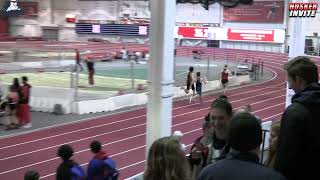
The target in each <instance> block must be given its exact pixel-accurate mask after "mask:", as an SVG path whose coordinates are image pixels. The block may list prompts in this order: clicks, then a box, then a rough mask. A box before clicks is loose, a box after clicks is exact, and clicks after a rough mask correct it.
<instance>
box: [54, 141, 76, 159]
mask: <svg viewBox="0 0 320 180" xmlns="http://www.w3.org/2000/svg"><path fill="white" fill-rule="evenodd" d="M58 156H59V157H60V158H62V160H64V161H66V160H69V159H70V158H71V157H72V156H73V149H72V147H71V146H70V145H68V144H65V145H62V146H60V148H59V149H58Z"/></svg>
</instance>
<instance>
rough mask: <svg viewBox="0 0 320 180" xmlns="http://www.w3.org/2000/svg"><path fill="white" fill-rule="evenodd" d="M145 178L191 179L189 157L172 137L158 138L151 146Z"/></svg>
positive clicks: (151, 179)
mask: <svg viewBox="0 0 320 180" xmlns="http://www.w3.org/2000/svg"><path fill="white" fill-rule="evenodd" d="M143 179H144V180H190V170H189V165H188V162H187V159H186V157H185V155H184V153H183V152H182V150H181V147H180V144H179V142H178V141H177V140H176V139H174V138H172V137H164V138H160V139H158V140H156V141H155V142H154V143H153V144H152V145H151V147H150V150H149V154H148V160H147V168H146V170H145V172H144V178H143Z"/></svg>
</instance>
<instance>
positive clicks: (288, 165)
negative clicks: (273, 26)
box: [275, 56, 320, 180]
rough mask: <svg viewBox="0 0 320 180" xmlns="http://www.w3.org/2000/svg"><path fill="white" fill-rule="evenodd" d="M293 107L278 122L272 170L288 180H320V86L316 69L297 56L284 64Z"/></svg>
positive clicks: (303, 58) (306, 59)
mask: <svg viewBox="0 0 320 180" xmlns="http://www.w3.org/2000/svg"><path fill="white" fill-rule="evenodd" d="M284 69H285V70H286V71H287V79H288V84H289V88H290V89H292V90H293V91H294V92H295V95H294V96H293V97H292V99H291V102H292V104H291V105H290V106H288V107H287V108H286V110H285V112H284V113H283V115H282V118H281V128H280V137H279V146H278V148H277V155H276V160H275V169H276V170H277V171H279V172H281V173H282V174H283V175H284V176H286V177H287V178H288V179H289V180H296V179H301V177H302V178H303V179H320V174H319V168H318V166H315V165H314V163H318V162H320V156H319V155H318V154H319V152H320V141H319V139H320V133H319V132H318V131H319V127H320V121H319V118H320V85H319V77H318V68H317V65H316V64H315V63H314V62H312V61H311V60H310V59H309V58H308V57H303V56H299V57H296V58H294V59H293V60H291V61H289V62H288V63H287V64H285V66H284Z"/></svg>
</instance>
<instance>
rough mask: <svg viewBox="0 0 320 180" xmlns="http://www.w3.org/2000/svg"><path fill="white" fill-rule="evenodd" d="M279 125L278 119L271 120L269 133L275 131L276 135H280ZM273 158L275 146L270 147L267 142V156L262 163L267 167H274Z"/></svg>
mask: <svg viewBox="0 0 320 180" xmlns="http://www.w3.org/2000/svg"><path fill="white" fill-rule="evenodd" d="M280 126H281V122H280V121H274V122H272V125H271V129H270V133H271V132H275V135H276V137H279V136H280ZM276 146H277V144H276ZM275 158H276V147H275V148H273V147H271V144H269V149H268V158H267V159H266V161H265V162H264V165H265V166H267V167H269V168H274V161H275Z"/></svg>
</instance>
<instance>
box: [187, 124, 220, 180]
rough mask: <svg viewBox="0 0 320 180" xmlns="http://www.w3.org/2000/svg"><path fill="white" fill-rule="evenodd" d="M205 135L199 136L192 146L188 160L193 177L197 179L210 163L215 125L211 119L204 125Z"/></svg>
mask: <svg viewBox="0 0 320 180" xmlns="http://www.w3.org/2000/svg"><path fill="white" fill-rule="evenodd" d="M202 131H203V135H202V136H200V137H199V138H197V139H196V140H195V141H194V143H193V145H192V146H191V148H190V155H189V157H188V161H189V164H190V167H191V174H192V179H196V177H197V176H198V175H199V173H200V172H201V170H202V169H203V168H204V167H205V166H206V165H207V164H208V163H209V160H208V154H209V148H211V144H212V136H213V131H214V130H213V127H212V126H210V123H209V121H205V122H204V123H203V125H202Z"/></svg>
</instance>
